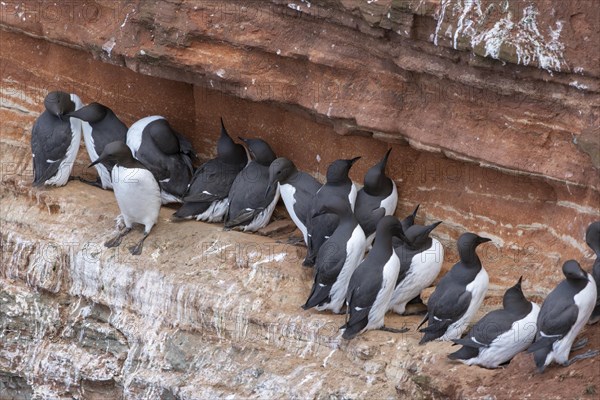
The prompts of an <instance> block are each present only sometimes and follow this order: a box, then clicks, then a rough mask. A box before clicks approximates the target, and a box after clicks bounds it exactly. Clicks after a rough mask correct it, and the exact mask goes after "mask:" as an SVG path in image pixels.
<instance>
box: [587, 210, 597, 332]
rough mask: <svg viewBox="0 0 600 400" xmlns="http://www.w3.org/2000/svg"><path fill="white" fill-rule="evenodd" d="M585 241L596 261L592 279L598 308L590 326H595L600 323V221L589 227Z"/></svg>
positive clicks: (593, 314)
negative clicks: (596, 294)
mask: <svg viewBox="0 0 600 400" xmlns="http://www.w3.org/2000/svg"><path fill="white" fill-rule="evenodd" d="M585 241H586V243H587V245H588V246H590V249H592V250H593V251H594V254H595V255H596V260H595V261H594V265H593V266H592V277H594V280H595V281H596V292H597V293H598V296H597V298H596V306H595V307H594V311H592V315H591V317H590V320H589V322H588V323H589V324H595V323H596V322H598V321H600V221H596V222H593V223H591V224H590V226H588V228H587V231H586V233H585Z"/></svg>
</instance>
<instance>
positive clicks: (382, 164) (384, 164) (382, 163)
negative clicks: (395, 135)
mask: <svg viewBox="0 0 600 400" xmlns="http://www.w3.org/2000/svg"><path fill="white" fill-rule="evenodd" d="M391 152H392V148H391V147H390V148H389V149H388V151H387V152H386V153H385V156H383V158H382V159H381V166H382V167H383V168H384V169H385V166H386V165H387V162H388V159H389V157H390V153H391Z"/></svg>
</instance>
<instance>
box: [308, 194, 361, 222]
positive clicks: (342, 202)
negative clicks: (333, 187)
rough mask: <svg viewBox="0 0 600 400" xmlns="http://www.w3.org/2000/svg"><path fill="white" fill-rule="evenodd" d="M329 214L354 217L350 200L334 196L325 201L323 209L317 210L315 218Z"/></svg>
mask: <svg viewBox="0 0 600 400" xmlns="http://www.w3.org/2000/svg"><path fill="white" fill-rule="evenodd" d="M328 213H331V214H335V215H337V216H339V217H342V216H347V215H352V208H351V207H350V203H349V202H348V199H346V198H343V197H340V196H333V197H329V198H327V199H325V200H324V201H323V204H322V205H321V208H320V209H319V210H317V212H316V213H315V214H314V215H313V217H318V216H319V215H323V214H328Z"/></svg>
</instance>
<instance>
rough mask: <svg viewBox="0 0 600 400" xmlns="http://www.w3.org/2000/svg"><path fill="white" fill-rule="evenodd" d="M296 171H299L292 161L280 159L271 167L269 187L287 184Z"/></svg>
mask: <svg viewBox="0 0 600 400" xmlns="http://www.w3.org/2000/svg"><path fill="white" fill-rule="evenodd" d="M296 171H298V169H297V168H296V165H294V163H293V162H292V161H291V160H289V159H287V158H285V157H279V158H278V159H276V160H275V161H273V162H272V163H271V165H270V166H269V185H273V184H275V183H277V182H281V183H285V182H286V180H287V179H288V178H289V177H290V176H292V175H293V174H294V172H296Z"/></svg>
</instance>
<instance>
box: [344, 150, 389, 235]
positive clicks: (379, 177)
mask: <svg viewBox="0 0 600 400" xmlns="http://www.w3.org/2000/svg"><path fill="white" fill-rule="evenodd" d="M391 151H392V149H391V148H390V149H389V150H388V151H387V153H385V156H384V157H383V159H381V161H379V162H378V163H377V164H375V165H374V166H372V167H371V168H369V170H368V171H367V174H366V175H365V180H364V186H363V187H362V189H360V190H359V191H358V194H357V196H356V205H355V207H354V213H355V214H356V219H357V220H358V222H359V223H360V226H362V228H363V230H364V231H365V235H367V244H368V245H369V246H371V244H372V243H373V239H374V238H375V228H376V227H377V222H379V220H380V219H381V218H383V217H384V216H386V215H393V214H394V212H395V211H396V205H397V204H398V190H397V189H396V183H395V182H394V181H393V180H391V179H390V178H389V177H388V176H387V175H386V174H385V167H386V165H387V161H388V158H389V156H390V152H391Z"/></svg>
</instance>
